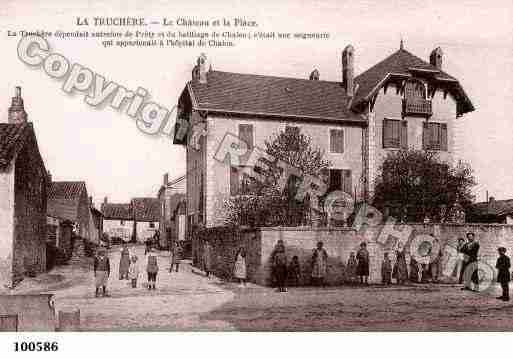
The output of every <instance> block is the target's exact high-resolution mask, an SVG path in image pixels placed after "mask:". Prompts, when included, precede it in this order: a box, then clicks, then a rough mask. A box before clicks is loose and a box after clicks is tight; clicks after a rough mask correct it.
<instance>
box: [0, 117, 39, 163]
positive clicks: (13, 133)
mask: <svg viewBox="0 0 513 359" xmlns="http://www.w3.org/2000/svg"><path fill="white" fill-rule="evenodd" d="M29 128H30V129H29ZM31 129H32V126H31V125H30V124H29V123H20V124H12V123H0V168H4V167H7V166H8V165H9V164H10V163H11V161H12V160H13V158H14V157H15V156H16V154H17V153H18V151H19V150H20V149H21V148H22V147H23V144H24V143H25V140H26V138H27V136H28V134H29V131H30V130H31Z"/></svg>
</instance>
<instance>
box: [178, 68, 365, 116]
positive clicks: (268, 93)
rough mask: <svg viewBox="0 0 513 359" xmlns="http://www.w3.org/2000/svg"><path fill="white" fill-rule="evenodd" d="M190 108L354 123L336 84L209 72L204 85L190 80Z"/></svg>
mask: <svg viewBox="0 0 513 359" xmlns="http://www.w3.org/2000/svg"><path fill="white" fill-rule="evenodd" d="M187 90H188V91H189V94H190V95H191V98H192V103H193V107H194V108H195V109H197V110H207V111H209V112H221V113H234V114H242V115H244V114H249V115H262V116H270V117H289V118H301V119H312V120H317V121H322V120H328V121H333V120H342V119H344V120H353V121H360V122H363V121H364V120H363V119H360V118H359V117H358V118H357V117H352V116H351V111H349V108H348V103H349V97H348V96H346V93H345V90H344V88H343V86H342V85H341V84H340V83H338V82H330V81H319V80H317V81H314V80H306V79H296V78H288V77H275V76H262V75H251V74H238V73H231V72H222V71H209V72H208V73H207V83H206V84H201V83H199V82H198V81H191V82H189V83H188V85H187Z"/></svg>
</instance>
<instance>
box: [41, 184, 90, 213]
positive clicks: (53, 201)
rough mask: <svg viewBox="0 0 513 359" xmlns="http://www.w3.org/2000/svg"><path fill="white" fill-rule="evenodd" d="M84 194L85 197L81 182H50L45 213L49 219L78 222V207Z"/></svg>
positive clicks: (83, 186) (84, 188) (84, 187)
mask: <svg viewBox="0 0 513 359" xmlns="http://www.w3.org/2000/svg"><path fill="white" fill-rule="evenodd" d="M84 193H85V196H87V189H86V184H85V182H83V181H57V182H52V183H51V184H50V186H49V188H48V193H47V197H48V202H47V208H46V213H47V214H48V216H50V217H55V218H60V219H66V220H69V221H74V222H76V221H78V206H79V203H80V198H81V196H82V195H84Z"/></svg>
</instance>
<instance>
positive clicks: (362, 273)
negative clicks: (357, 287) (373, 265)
mask: <svg viewBox="0 0 513 359" xmlns="http://www.w3.org/2000/svg"><path fill="white" fill-rule="evenodd" d="M356 259H357V260H358V266H357V267H356V274H358V276H359V277H360V284H363V283H365V284H369V282H368V281H369V252H368V251H367V243H365V242H362V243H361V244H360V249H359V250H358V253H356Z"/></svg>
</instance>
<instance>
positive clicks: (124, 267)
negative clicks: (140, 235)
mask: <svg viewBox="0 0 513 359" xmlns="http://www.w3.org/2000/svg"><path fill="white" fill-rule="evenodd" d="M128 268H130V251H129V250H128V245H127V244H126V243H125V244H123V248H121V258H120V259H119V279H120V280H121V279H128Z"/></svg>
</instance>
